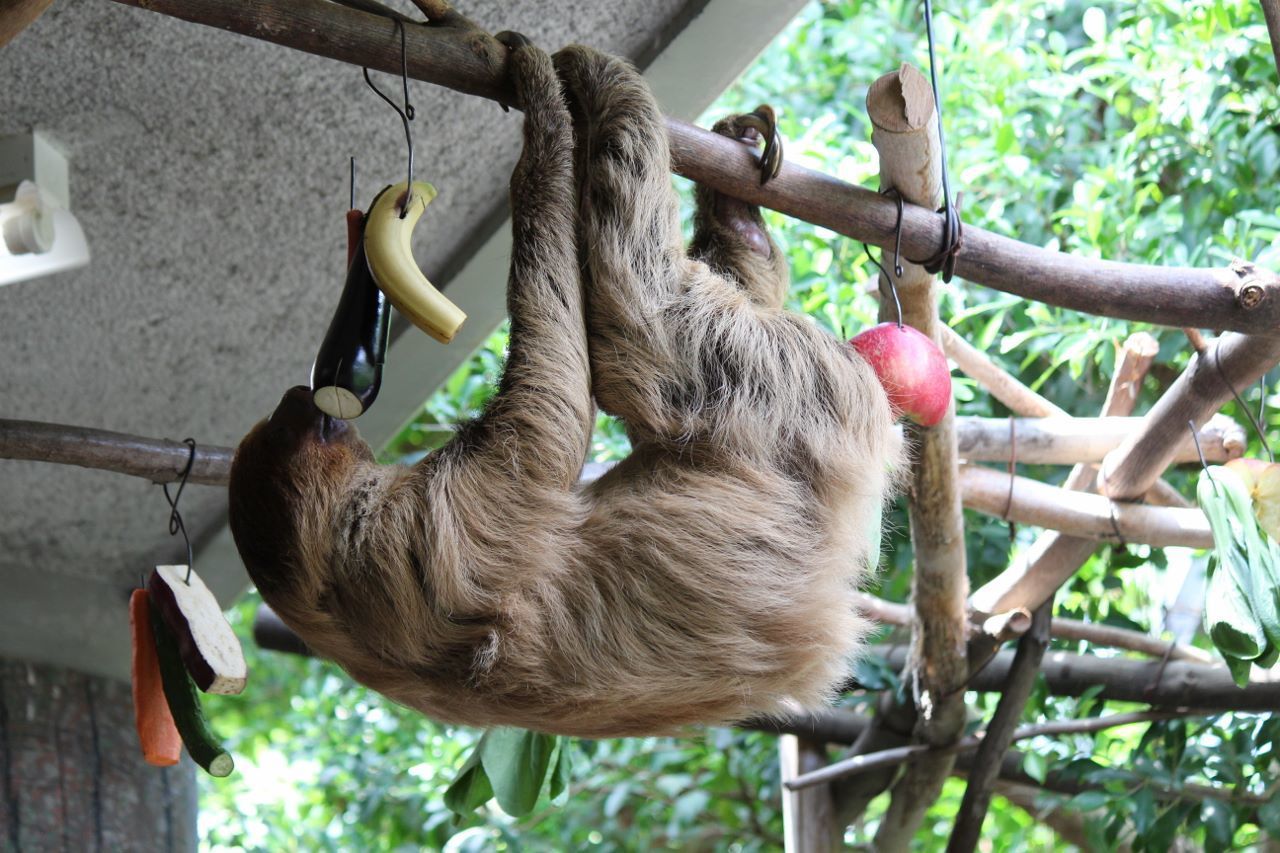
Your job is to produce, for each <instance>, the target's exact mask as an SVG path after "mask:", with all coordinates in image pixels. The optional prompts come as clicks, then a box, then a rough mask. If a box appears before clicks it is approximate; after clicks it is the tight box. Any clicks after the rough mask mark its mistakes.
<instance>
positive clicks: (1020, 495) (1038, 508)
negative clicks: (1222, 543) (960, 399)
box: [960, 465, 1213, 613]
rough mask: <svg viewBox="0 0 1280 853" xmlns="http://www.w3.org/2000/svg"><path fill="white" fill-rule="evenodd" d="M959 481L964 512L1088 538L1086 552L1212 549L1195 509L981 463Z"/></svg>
mask: <svg viewBox="0 0 1280 853" xmlns="http://www.w3.org/2000/svg"><path fill="white" fill-rule="evenodd" d="M960 483H961V487H962V490H963V493H964V505H965V507H966V508H967V509H975V510H977V511H978V512H981V513H985V514H986V515H991V516H995V517H996V518H1004V519H1007V520H1009V521H1013V522H1015V523H1017V524H1023V525H1031V526H1034V527H1044V528H1047V529H1049V530H1058V531H1061V532H1063V533H1065V534H1069V535H1071V536H1075V537H1081V538H1085V539H1088V540H1089V549H1090V553H1092V550H1093V549H1094V548H1096V547H1097V545H1098V542H1099V541H1106V542H1121V541H1123V542H1141V543H1144V544H1147V545H1155V546H1158V547H1162V548H1163V547H1167V546H1169V545H1179V546H1183V547H1186V548H1212V547H1213V533H1212V532H1211V531H1210V530H1209V521H1208V519H1206V518H1205V516H1204V513H1203V512H1201V511H1200V510H1199V509H1181V508H1176V507H1156V506H1144V505H1142V504H1136V503H1121V502H1118V501H1111V500H1108V499H1107V498H1104V497H1102V496H1101V495H1092V494H1089V493H1087V492H1073V491H1069V490H1067V489H1060V488H1057V487H1055V486H1050V485H1046V484H1045V483H1041V482H1040V481H1038V480H1031V479H1028V478H1027V477H1017V476H1015V477H1010V476H1009V475H1008V474H1007V473H1004V472H1002V471H995V470H993V469H991V468H984V467H982V466H980V465H964V466H961V469H960ZM1076 568H1077V569H1079V566H1077V567H1076ZM1073 573H1074V572H1073ZM992 612H997V613H998V612H1001V611H1000V610H996V611H992Z"/></svg>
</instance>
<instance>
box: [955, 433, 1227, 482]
mask: <svg viewBox="0 0 1280 853" xmlns="http://www.w3.org/2000/svg"><path fill="white" fill-rule="evenodd" d="M1143 426H1144V420H1143V419H1142V418H1124V417H1101V418H1073V417H1063V418H1059V417H1053V418H1013V419H1012V423H1010V419H1009V418H978V417H958V418H956V443H957V447H958V450H959V452H960V458H961V459H967V460H968V461H970V462H1009V461H1017V462H1019V463H1021V464H1024V465H1075V464H1078V463H1089V462H1101V461H1102V460H1103V459H1104V458H1105V457H1106V455H1107V454H1108V453H1110V452H1111V451H1112V450H1115V449H1116V448H1117V447H1119V446H1120V444H1121V443H1122V442H1124V441H1125V440H1127V439H1128V438H1129V437H1130V436H1132V435H1133V434H1134V433H1136V432H1137V431H1138V430H1139V429H1142V428H1143ZM1183 431H1184V432H1186V424H1183ZM1197 437H1198V438H1199V439H1200V446H1201V447H1202V448H1204V451H1205V454H1206V455H1205V458H1206V459H1207V460H1209V461H1210V462H1223V461H1226V460H1228V459H1235V458H1236V457H1238V456H1240V455H1241V454H1243V453H1244V450H1245V447H1246V438H1247V437H1246V435H1245V431H1244V428H1243V427H1241V426H1240V425H1239V424H1238V423H1236V422H1235V421H1233V420H1232V419H1231V418H1228V417H1227V416H1225V415H1214V416H1213V417H1212V418H1210V419H1209V420H1208V421H1207V422H1205V424H1204V425H1203V426H1202V427H1200V429H1199V430H1197ZM1015 455H1016V457H1017V459H1016V460H1012V459H1011V457H1013V456H1015ZM1173 461H1175V462H1195V463H1199V461H1200V460H1199V457H1198V456H1196V450H1195V446H1194V445H1193V444H1192V443H1191V442H1190V440H1188V441H1187V443H1186V445H1185V446H1183V445H1180V446H1178V448H1177V455H1176V456H1175V457H1174V460H1173ZM1078 488H1080V487H1078Z"/></svg>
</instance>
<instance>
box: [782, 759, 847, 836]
mask: <svg viewBox="0 0 1280 853" xmlns="http://www.w3.org/2000/svg"><path fill="white" fill-rule="evenodd" d="M826 763H827V756H826V747H825V744H823V743H821V742H817V741H811V740H807V739H802V738H799V737H797V736H795V735H793V734H784V735H782V736H781V737H780V738H778V764H779V769H780V775H781V776H782V781H783V783H784V784H785V783H786V782H787V781H788V780H790V779H795V778H798V777H800V776H802V775H804V774H805V773H810V772H812V771H814V770H816V769H817V768H819V767H822V766H823V765H825V764H826ZM834 809H835V806H834V804H833V803H832V801H831V789H830V788H827V787H819V788H809V789H807V790H803V791H794V790H790V789H786V788H784V789H783V791H782V826H783V839H784V841H783V844H784V849H785V851H786V853H829V852H830V851H834V850H836V849H837V846H838V842H839V838H840V836H841V835H843V832H842V831H841V830H840V828H838V827H837V826H836V824H835V820H834V818H835V814H834Z"/></svg>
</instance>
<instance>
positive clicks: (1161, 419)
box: [1099, 334, 1280, 500]
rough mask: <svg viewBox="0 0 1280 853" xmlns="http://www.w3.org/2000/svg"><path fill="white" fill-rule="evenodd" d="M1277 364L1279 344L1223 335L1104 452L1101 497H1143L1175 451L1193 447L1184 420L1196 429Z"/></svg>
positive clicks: (1244, 336)
mask: <svg viewBox="0 0 1280 853" xmlns="http://www.w3.org/2000/svg"><path fill="white" fill-rule="evenodd" d="M1278 361H1280V340H1278V339H1276V338H1262V337H1256V336H1249V335H1234V334H1229V335H1223V336H1222V337H1220V338H1218V339H1217V340H1216V341H1215V342H1214V343H1213V344H1212V345H1211V346H1210V347H1209V348H1208V349H1206V350H1205V351H1204V352H1203V353H1197V354H1196V355H1195V356H1193V357H1192V359H1191V363H1190V364H1188V365H1187V369H1186V370H1185V371H1183V373H1182V375H1181V376H1179V377H1178V380H1177V381H1176V382H1174V383H1173V385H1172V386H1170V388H1169V390H1168V391H1166V392H1165V393H1164V396H1162V397H1161V398H1160V399H1159V400H1158V401H1157V402H1156V404H1155V405H1154V406H1153V407H1152V408H1151V411H1150V412H1148V413H1147V417H1146V424H1144V426H1143V428H1142V430H1141V431H1140V432H1138V433H1135V434H1133V435H1131V436H1129V438H1128V439H1126V440H1125V442H1124V444H1122V445H1120V447H1118V448H1116V449H1115V450H1113V451H1111V453H1109V454H1107V458H1106V460H1104V461H1103V463H1102V472H1101V474H1100V475H1099V486H1100V490H1101V491H1102V493H1103V494H1105V495H1107V496H1108V497H1112V498H1115V499H1117V500H1131V499H1133V498H1134V497H1136V496H1138V495H1141V494H1142V493H1143V492H1145V491H1146V490H1147V489H1149V488H1151V485H1152V484H1153V483H1154V482H1155V481H1156V479H1157V478H1158V477H1159V476H1160V475H1161V474H1162V473H1163V472H1164V469H1165V468H1167V467H1168V466H1169V464H1170V463H1171V462H1172V461H1173V459H1174V457H1175V456H1176V454H1177V453H1178V451H1179V447H1180V446H1182V445H1186V444H1191V443H1192V442H1191V434H1190V430H1189V429H1188V427H1187V422H1188V421H1191V422H1194V423H1195V424H1196V425H1197V426H1198V425H1199V424H1202V423H1204V422H1205V421H1206V420H1208V419H1209V417H1210V416H1211V415H1212V414H1213V413H1214V412H1216V411H1217V410H1218V409H1220V408H1221V407H1222V405H1223V404H1224V403H1226V402H1227V401H1228V400H1230V399H1231V389H1232V387H1234V388H1235V389H1236V390H1237V391H1242V390H1244V389H1245V388H1248V387H1249V386H1250V385H1252V384H1253V383H1254V382H1257V381H1258V378H1259V377H1261V376H1262V375H1263V374H1265V373H1266V372H1267V371H1268V370H1270V369H1271V368H1273V367H1275V366H1276V363H1277V362H1278Z"/></svg>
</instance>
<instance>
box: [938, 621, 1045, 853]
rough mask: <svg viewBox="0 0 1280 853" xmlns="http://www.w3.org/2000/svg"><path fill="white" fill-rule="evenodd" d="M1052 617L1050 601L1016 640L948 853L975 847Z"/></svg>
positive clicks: (1028, 691)
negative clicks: (1003, 686) (1016, 643)
mask: <svg viewBox="0 0 1280 853" xmlns="http://www.w3.org/2000/svg"><path fill="white" fill-rule="evenodd" d="M1052 615H1053V599H1052V598H1050V599H1049V600H1048V601H1046V602H1045V603H1044V604H1042V605H1040V608H1039V609H1038V610H1037V611H1036V612H1035V615H1034V616H1033V617H1032V622H1031V630H1030V631H1028V632H1027V633H1026V634H1025V635H1024V636H1023V637H1022V639H1021V640H1019V641H1018V650H1017V652H1015V653H1014V656H1013V664H1012V665H1011V667H1010V670H1009V680H1008V682H1007V683H1006V684H1005V688H1004V692H1003V693H1002V694H1001V695H1000V702H999V704H998V705H996V712H995V714H994V715H992V717H991V723H990V724H989V725H988V726H987V733H986V735H985V736H984V737H983V738H982V741H981V743H979V745H978V754H977V755H976V756H974V759H973V768H972V769H971V770H970V771H969V784H968V785H967V786H966V787H965V790H964V798H963V799H962V800H961V801H960V811H959V812H958V813H957V815H956V823H955V826H954V828H953V829H952V830H951V838H950V840H948V842H947V851H948V853H965V851H972V850H974V849H975V848H976V847H977V846H978V837H979V836H980V835H981V834H982V823H983V821H984V820H986V817H987V809H989V808H990V807H991V787H992V785H993V784H994V783H995V781H996V777H997V776H999V775H1000V762H1001V760H1002V759H1003V758H1004V755H1005V753H1006V752H1008V751H1009V745H1010V744H1011V743H1013V737H1014V734H1015V732H1014V730H1015V728H1016V727H1017V725H1018V721H1019V720H1020V719H1022V712H1023V709H1024V708H1026V705H1027V698H1028V697H1030V695H1031V688H1032V687H1033V686H1034V685H1035V681H1036V675H1037V674H1038V673H1039V672H1040V661H1041V659H1042V658H1043V657H1044V653H1045V649H1047V648H1048V647H1049V623H1050V617H1051V616H1052Z"/></svg>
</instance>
